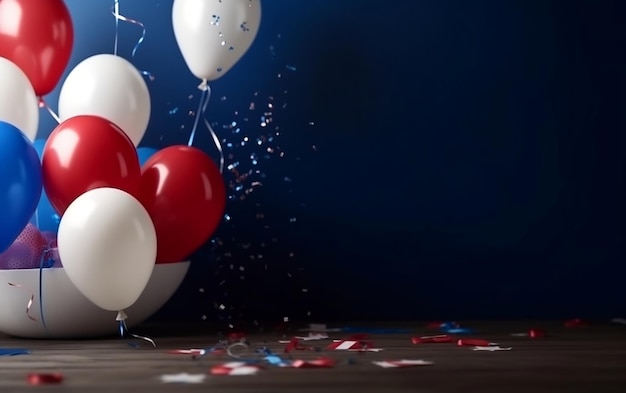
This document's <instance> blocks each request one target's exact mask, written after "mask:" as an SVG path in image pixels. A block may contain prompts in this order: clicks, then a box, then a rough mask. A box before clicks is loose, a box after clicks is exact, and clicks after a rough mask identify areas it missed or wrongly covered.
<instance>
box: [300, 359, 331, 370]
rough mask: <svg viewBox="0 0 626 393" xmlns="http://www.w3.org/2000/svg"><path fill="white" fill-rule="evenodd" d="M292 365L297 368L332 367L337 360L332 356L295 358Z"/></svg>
mask: <svg viewBox="0 0 626 393" xmlns="http://www.w3.org/2000/svg"><path fill="white" fill-rule="evenodd" d="M291 367H295V368H332V367H335V361H334V360H333V359H330V358H320V359H315V360H294V361H293V362H292V363H291Z"/></svg>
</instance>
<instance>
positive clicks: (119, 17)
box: [111, 0, 154, 81]
mask: <svg viewBox="0 0 626 393" xmlns="http://www.w3.org/2000/svg"><path fill="white" fill-rule="evenodd" d="M111 13H112V14H113V16H114V17H115V44H114V47H113V54H114V55H116V56H117V42H118V28H119V22H120V21H122V22H126V23H130V24H133V25H136V26H139V27H141V37H139V40H137V43H136V44H135V47H134V48H133V51H132V52H131V55H130V56H131V58H134V57H135V53H137V50H138V49H139V46H140V45H141V44H142V43H143V40H144V39H145V38H146V27H145V26H144V24H143V23H141V22H139V21H138V20H135V19H131V18H127V17H125V16H124V15H122V14H120V2H119V0H115V3H114V4H113V7H112V8H111ZM140 72H141V75H143V76H146V77H148V79H150V81H153V80H154V75H152V74H151V73H150V72H148V71H145V70H142V71H140Z"/></svg>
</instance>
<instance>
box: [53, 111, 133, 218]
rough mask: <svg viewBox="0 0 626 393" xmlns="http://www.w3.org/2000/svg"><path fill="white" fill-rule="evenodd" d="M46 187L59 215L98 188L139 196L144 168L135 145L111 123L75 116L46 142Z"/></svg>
mask: <svg viewBox="0 0 626 393" xmlns="http://www.w3.org/2000/svg"><path fill="white" fill-rule="evenodd" d="M41 168H42V171H43V185H44V188H45V190H46V194H47V195H48V199H49V200H50V204H51V205H52V207H54V209H55V210H56V211H57V213H59V214H60V215H63V212H65V209H67V207H68V206H69V205H70V204H71V203H72V202H73V201H74V199H76V198H78V197H79V196H80V195H81V194H83V193H85V192H87V191H89V190H93V189H94V188H99V187H112V188H117V189H120V190H123V191H126V192H127V193H129V194H131V195H133V196H135V197H137V195H139V192H140V190H141V166H140V165H139V158H138V157H137V151H136V150H135V146H134V145H133V142H132V141H131V140H130V138H128V136H127V135H126V133H125V132H124V131H122V130H121V129H120V128H119V127H118V126H116V125H115V124H113V123H111V122H110V121H108V120H106V119H103V118H101V117H98V116H90V115H83V116H76V117H72V118H69V119H67V120H65V121H64V122H62V123H61V124H59V125H58V126H57V127H56V128H55V129H54V130H53V131H52V133H51V134H50V136H49V137H48V140H47V141H46V146H45V147H44V150H43V155H42V159H41Z"/></svg>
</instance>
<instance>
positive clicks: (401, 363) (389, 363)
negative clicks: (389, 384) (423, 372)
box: [372, 359, 435, 368]
mask: <svg viewBox="0 0 626 393" xmlns="http://www.w3.org/2000/svg"><path fill="white" fill-rule="evenodd" d="M372 363H373V364H375V365H377V366H380V367H383V368H406V367H419V366H432V365H433V364H435V363H434V362H431V361H427V360H407V359H403V360H383V361H375V362H372Z"/></svg>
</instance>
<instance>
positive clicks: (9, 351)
mask: <svg viewBox="0 0 626 393" xmlns="http://www.w3.org/2000/svg"><path fill="white" fill-rule="evenodd" d="M28 354H30V351H29V350H28V349H21V348H0V356H18V355H28Z"/></svg>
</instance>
